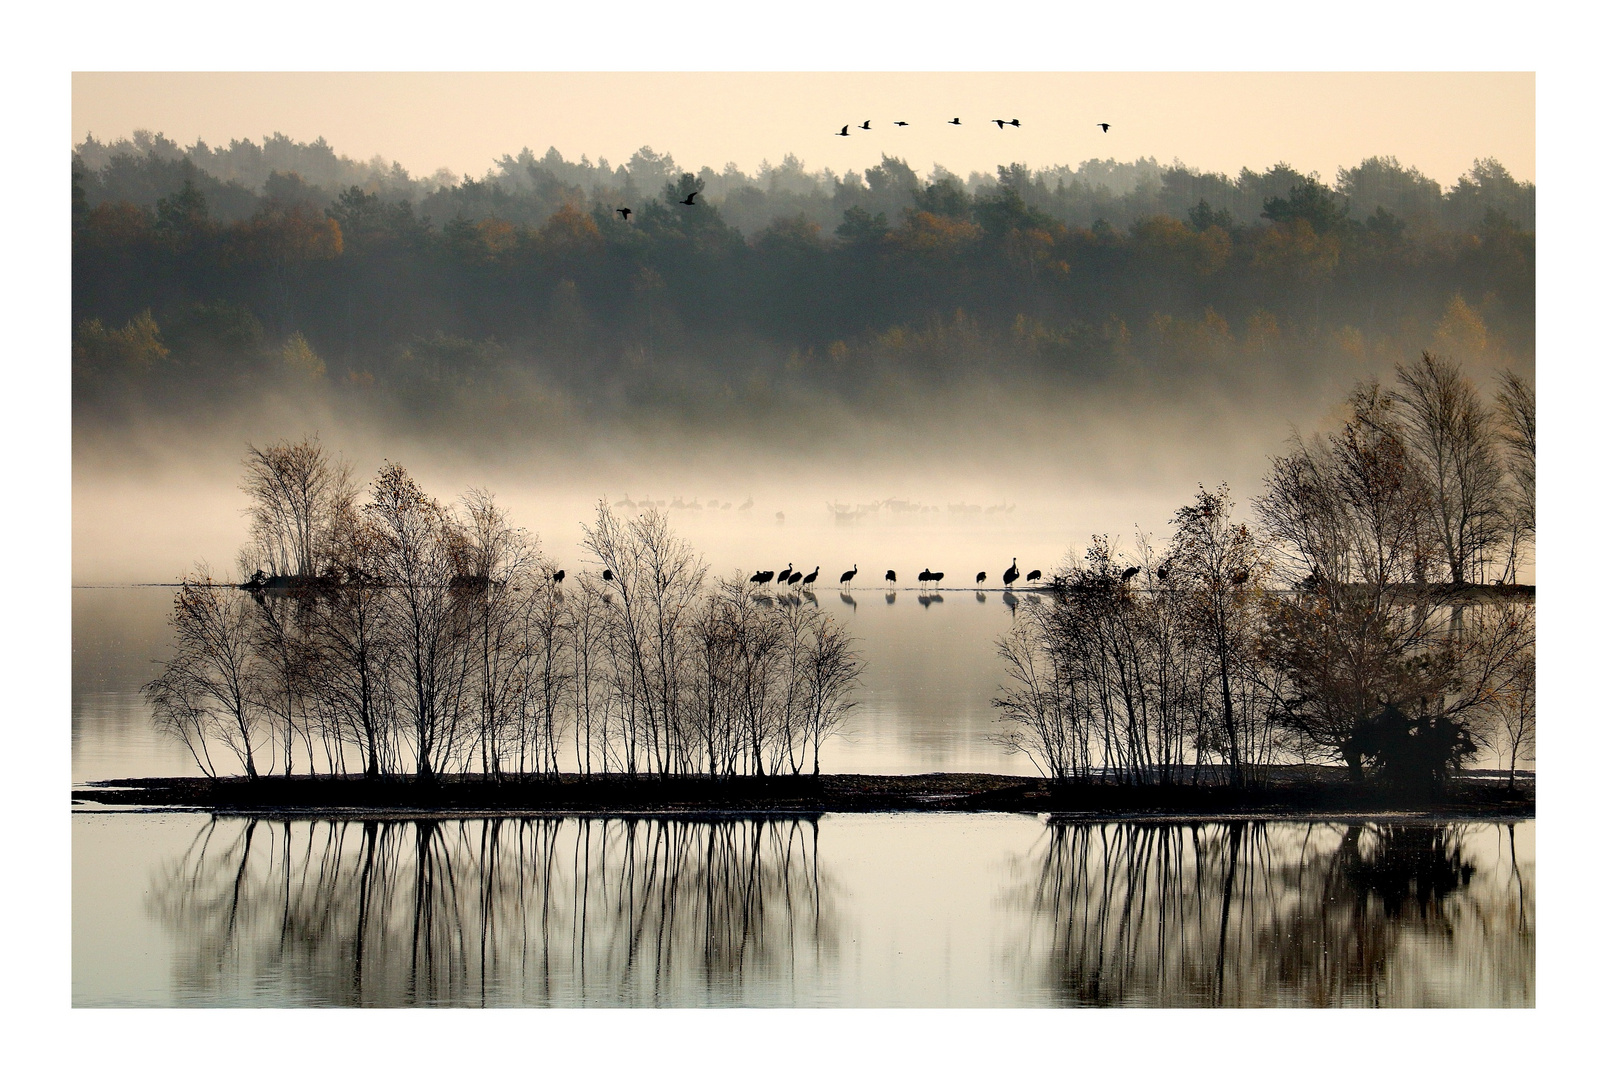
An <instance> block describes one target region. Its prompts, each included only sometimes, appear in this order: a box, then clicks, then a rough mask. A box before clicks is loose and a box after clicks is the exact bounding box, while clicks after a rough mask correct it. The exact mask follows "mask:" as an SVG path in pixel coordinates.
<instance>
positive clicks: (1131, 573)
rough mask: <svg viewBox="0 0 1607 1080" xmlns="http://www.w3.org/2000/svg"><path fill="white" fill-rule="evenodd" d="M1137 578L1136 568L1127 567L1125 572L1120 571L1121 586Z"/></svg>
mask: <svg viewBox="0 0 1607 1080" xmlns="http://www.w3.org/2000/svg"><path fill="white" fill-rule="evenodd" d="M1137 576H1138V567H1136V566H1129V567H1128V568H1127V569H1126V570H1123V571H1122V584H1123V585H1125V584H1127V583H1128V582H1129V581H1132V580H1133V579H1134V578H1135V577H1137Z"/></svg>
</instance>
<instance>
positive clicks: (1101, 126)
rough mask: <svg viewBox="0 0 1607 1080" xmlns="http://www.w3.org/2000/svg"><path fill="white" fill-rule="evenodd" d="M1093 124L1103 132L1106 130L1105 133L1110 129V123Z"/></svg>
mask: <svg viewBox="0 0 1607 1080" xmlns="http://www.w3.org/2000/svg"><path fill="white" fill-rule="evenodd" d="M1094 126H1095V127H1096V128H1098V129H1099V130H1100V131H1103V132H1106V133H1109V131H1110V125H1109V124H1095V125H1094Z"/></svg>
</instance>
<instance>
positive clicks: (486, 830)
mask: <svg viewBox="0 0 1607 1080" xmlns="http://www.w3.org/2000/svg"><path fill="white" fill-rule="evenodd" d="M1534 907H1535V898H1534V826H1533V824H1532V823H1528V822H1525V823H1514V824H1498V823H1466V822H1463V823H1425V822H1410V823H1406V822H1389V823H1378V822H1373V823H1345V824H1341V823H1324V822H1243V821H1240V822H1189V823H1166V824H1145V823H1135V822H1105V823H1068V822H1058V821H1054V820H1044V819H1039V818H1036V817H1031V816H1025V815H1003V814H925V815H910V814H903V815H900V814H867V815H833V814H828V815H824V816H821V817H819V818H816V819H812V818H773V819H757V820H756V819H743V818H719V819H702V820H688V819H662V818H660V819H654V818H630V819H617V818H616V819H604V818H596V819H588V818H574V817H553V818H542V817H529V818H497V819H491V820H484V819H445V820H440V819H431V820H396V819H390V820H365V819H341V820H276V819H267V818H243V817H213V816H210V815H206V814H194V813H160V814H137V813H136V814H127V813H79V814H75V815H74V819H73V1003H74V1005H78V1006H104V1005H137V1006H171V1005H178V1006H183V1005H207V1006H210V1005H235V1006H315V1005H316V1006H423V1005H432V1006H435V1005H440V1006H482V1005H522V1006H532V1005H540V1006H874V1007H883V1006H921V1007H948V1006H967V1007H983V1006H998V1007H1038V1006H1077V1005H1127V1006H1217V1005H1220V1006H1407V1007H1418V1006H1529V1005H1533V1003H1534V965H1535V954H1534V948H1535V945H1534V942H1535V937H1534Z"/></svg>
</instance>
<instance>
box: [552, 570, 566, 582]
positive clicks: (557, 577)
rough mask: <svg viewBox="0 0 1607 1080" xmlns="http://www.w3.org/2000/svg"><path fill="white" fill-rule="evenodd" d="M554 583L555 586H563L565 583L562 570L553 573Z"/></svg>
mask: <svg viewBox="0 0 1607 1080" xmlns="http://www.w3.org/2000/svg"><path fill="white" fill-rule="evenodd" d="M552 583H553V584H554V585H562V584H563V583H564V572H563V571H562V570H555V571H553V575H552Z"/></svg>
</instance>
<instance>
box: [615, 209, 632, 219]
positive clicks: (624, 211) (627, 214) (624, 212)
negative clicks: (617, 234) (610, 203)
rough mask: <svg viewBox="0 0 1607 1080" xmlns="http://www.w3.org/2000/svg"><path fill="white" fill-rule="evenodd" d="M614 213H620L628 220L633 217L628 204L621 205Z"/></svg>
mask: <svg viewBox="0 0 1607 1080" xmlns="http://www.w3.org/2000/svg"><path fill="white" fill-rule="evenodd" d="M614 213H616V214H618V215H619V216H620V217H622V218H624V219H625V220H626V221H629V220H630V219H631V208H630V207H628V206H621V207H620V208H619V209H617V210H615V211H614Z"/></svg>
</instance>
